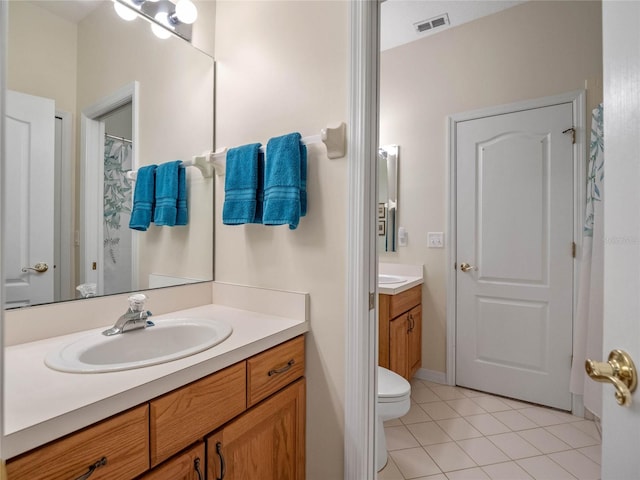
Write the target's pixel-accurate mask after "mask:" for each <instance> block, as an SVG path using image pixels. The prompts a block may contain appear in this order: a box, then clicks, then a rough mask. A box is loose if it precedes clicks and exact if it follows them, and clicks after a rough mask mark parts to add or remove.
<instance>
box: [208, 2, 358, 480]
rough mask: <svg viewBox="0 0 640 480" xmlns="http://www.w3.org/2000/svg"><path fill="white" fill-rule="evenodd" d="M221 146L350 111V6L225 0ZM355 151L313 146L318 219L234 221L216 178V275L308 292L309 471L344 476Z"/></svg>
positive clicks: (316, 126) (308, 126)
mask: <svg viewBox="0 0 640 480" xmlns="http://www.w3.org/2000/svg"><path fill="white" fill-rule="evenodd" d="M216 16H217V24H216V40H215V42H216V55H215V57H216V64H217V65H216V67H217V70H216V92H217V95H216V146H217V147H221V146H227V147H232V146H238V145H242V144H246V143H250V142H256V141H257V142H262V143H266V142H267V140H268V139H269V138H270V137H274V136H277V135H281V134H285V133H288V132H291V131H299V132H300V133H301V134H302V135H303V136H307V135H316V134H318V133H319V131H320V129H321V128H324V127H326V126H327V125H333V124H335V123H336V122H339V121H346V120H347V115H348V92H347V89H348V63H347V61H348V60H347V46H348V44H349V39H348V3H347V2H324V1H305V2H279V1H268V2H267V1H257V2H247V1H233V2H231V1H219V2H218V3H217V12H216ZM347 162H348V159H347V158H342V159H339V160H329V159H328V158H327V157H326V151H325V149H324V146H323V145H314V146H312V147H310V148H309V174H308V205H309V210H308V215H307V216H306V217H303V218H302V219H301V221H300V224H299V226H298V228H297V229H296V230H293V231H291V230H289V228H288V227H287V226H279V227H266V226H262V225H247V226H225V225H222V221H221V212H222V205H223V201H224V195H223V190H224V177H220V178H218V179H217V183H216V235H215V240H216V249H215V250H216V251H215V265H216V270H215V277H216V280H220V281H226V282H236V283H241V284H249V285H255V286H263V287H273V288H280V289H286V290H295V291H303V292H308V293H309V294H310V298H311V301H310V305H311V315H310V318H311V332H310V333H309V334H308V335H307V342H306V345H307V362H308V363H307V368H306V374H307V381H308V383H307V478H309V479H312V480H313V479H318V480H327V479H338V478H342V476H343V473H342V471H343V445H344V441H343V426H344V418H343V417H344V381H345V376H344V370H345V355H344V348H345V343H344V335H345V318H346V299H345V290H346V268H345V264H346V246H347V237H346V221H347V220H346V218H347Z"/></svg>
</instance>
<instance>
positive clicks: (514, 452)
mask: <svg viewBox="0 0 640 480" xmlns="http://www.w3.org/2000/svg"><path fill="white" fill-rule="evenodd" d="M487 438H488V439H489V440H490V441H491V442H493V443H494V444H495V445H496V446H497V447H498V448H500V450H502V451H503V452H504V453H506V454H507V455H508V456H509V458H510V459H511V460H518V459H520V458H527V457H535V456H537V455H540V453H541V452H540V451H539V450H538V449H537V448H536V447H534V446H533V445H531V444H530V443H529V442H527V441H526V440H525V439H524V438H522V437H520V436H518V434H517V433H501V434H499V435H491V436H490V437H487Z"/></svg>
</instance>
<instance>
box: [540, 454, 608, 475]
mask: <svg viewBox="0 0 640 480" xmlns="http://www.w3.org/2000/svg"><path fill="white" fill-rule="evenodd" d="M549 457H550V458H551V459H552V460H553V461H554V462H556V463H557V464H559V465H560V466H561V467H562V468H564V469H565V470H566V471H568V472H569V473H571V474H572V475H574V476H576V477H577V478H579V479H580V480H598V479H599V478H600V465H598V464H597V463H596V462H594V461H592V460H590V459H589V458H587V457H586V456H585V455H583V454H582V453H580V452H578V451H577V450H567V451H566V452H558V453H552V454H550V455H549Z"/></svg>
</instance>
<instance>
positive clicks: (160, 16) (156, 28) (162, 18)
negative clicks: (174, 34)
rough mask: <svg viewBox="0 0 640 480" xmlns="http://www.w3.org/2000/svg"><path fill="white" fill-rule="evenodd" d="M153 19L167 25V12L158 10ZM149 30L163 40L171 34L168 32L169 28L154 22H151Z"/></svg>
mask: <svg viewBox="0 0 640 480" xmlns="http://www.w3.org/2000/svg"><path fill="white" fill-rule="evenodd" d="M155 19H156V20H157V21H158V22H160V23H161V24H163V25H167V26H168V25H169V19H168V16H167V12H158V13H157V14H156V16H155ZM151 31H152V32H153V33H154V35H155V36H156V37H158V38H162V39H163V40H164V39H165V38H169V37H170V36H171V32H169V30H167V29H166V28H163V27H161V26H160V25H157V24H155V23H152V24H151Z"/></svg>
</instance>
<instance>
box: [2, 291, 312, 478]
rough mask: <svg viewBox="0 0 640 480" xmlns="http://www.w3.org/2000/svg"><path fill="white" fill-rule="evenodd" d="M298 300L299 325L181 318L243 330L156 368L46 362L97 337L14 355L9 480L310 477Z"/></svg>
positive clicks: (222, 312) (265, 318)
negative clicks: (67, 368) (89, 370)
mask: <svg viewBox="0 0 640 480" xmlns="http://www.w3.org/2000/svg"><path fill="white" fill-rule="evenodd" d="M278 293H279V294H280V293H281V292H278ZM292 295H298V298H297V299H295V302H294V303H297V305H298V306H299V308H297V312H298V313H294V314H292V315H290V316H289V315H288V314H287V316H289V318H287V317H280V316H277V315H271V314H264V313H257V312H255V311H247V310H242V309H238V308H231V307H228V306H224V305H205V306H202V307H196V308H191V309H187V310H182V311H179V312H173V313H172V314H171V315H172V316H175V315H180V316H182V317H191V318H213V319H215V318H218V319H225V321H228V322H229V323H230V324H231V326H232V327H233V333H232V334H231V336H230V337H229V338H228V339H227V340H225V341H224V342H222V343H220V344H218V345H216V346H215V347H212V348H210V349H208V350H206V351H204V352H201V353H198V354H195V355H192V356H190V357H186V358H182V359H179V360H175V361H172V362H167V363H164V364H160V365H154V366H150V367H145V368H138V369H132V370H126V371H119V372H109V373H100V374H86V373H81V374H68V373H62V372H58V371H54V370H51V369H49V368H47V367H46V366H45V365H44V363H43V361H42V358H43V356H44V354H45V352H47V351H50V349H51V348H55V347H56V346H57V345H59V344H60V343H61V342H69V341H73V340H74V339H75V338H77V337H79V336H80V335H86V334H87V332H82V333H75V334H70V335H64V336H62V337H56V338H53V339H45V340H40V341H35V342H30V343H27V344H21V345H16V346H13V347H9V348H7V349H6V358H7V362H8V363H9V364H10V365H11V366H12V369H11V371H14V372H15V374H14V375H12V376H11V377H10V378H8V379H7V390H6V392H11V393H9V394H8V395H7V397H8V398H7V400H8V401H7V405H6V407H5V411H6V414H7V416H6V417H5V418H6V419H8V422H7V427H6V429H7V433H8V435H7V436H6V437H5V438H6V439H7V441H8V446H9V449H10V450H11V451H12V452H14V453H13V454H10V455H9V457H10V458H9V459H8V460H7V464H6V469H7V474H8V480H14V479H15V480H18V479H24V478H29V479H30V480H31V479H58V478H65V479H66V478H69V479H73V480H75V479H79V478H82V479H91V480H93V479H100V478H103V479H109V480H115V479H122V480H127V479H133V478H141V479H142V478H144V479H167V478H184V479H194V480H200V479H204V478H205V475H207V477H206V478H225V479H233V478H264V479H269V478H273V479H300V480H301V479H303V478H304V477H305V415H306V411H305V403H306V402H305V378H304V369H305V349H304V333H305V332H306V331H307V330H308V322H307V319H306V315H307V313H306V312H307V310H308V296H306V295H304V294H292ZM295 310H296V309H295V308H290V309H289V311H290V312H293V311H295ZM165 316H167V315H165ZM162 317H163V316H162V315H159V316H157V317H156V318H158V319H162ZM291 317H295V318H291ZM124 335H126V333H125V334H124ZM29 359H31V360H32V361H29ZM19 364H22V365H19ZM25 378H26V379H27V381H25ZM36 386H37V391H38V392H40V393H39V395H34V392H35V391H36ZM96 420H97V421H96ZM61 433H62V434H61ZM249 459H250V460H249ZM89 474H90V475H89Z"/></svg>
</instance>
